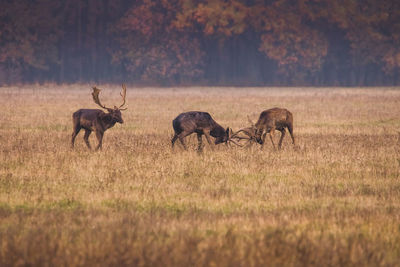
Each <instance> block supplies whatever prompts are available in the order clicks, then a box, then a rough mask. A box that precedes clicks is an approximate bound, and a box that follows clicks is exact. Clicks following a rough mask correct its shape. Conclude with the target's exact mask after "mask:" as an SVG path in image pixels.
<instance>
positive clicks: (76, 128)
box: [71, 126, 81, 148]
mask: <svg viewBox="0 0 400 267" xmlns="http://www.w3.org/2000/svg"><path fill="white" fill-rule="evenodd" d="M80 130H81V127H79V126H75V127H74V131H73V133H72V138H71V148H74V144H75V138H76V136H77V135H78V133H79V131H80Z"/></svg>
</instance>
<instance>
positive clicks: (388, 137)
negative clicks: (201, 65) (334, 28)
mask: <svg viewBox="0 0 400 267" xmlns="http://www.w3.org/2000/svg"><path fill="white" fill-rule="evenodd" d="M119 90H120V88H118V87H117V86H106V87H105V89H104V90H103V92H102V94H103V95H102V96H101V97H102V101H103V102H104V103H105V104H106V105H107V104H108V105H114V104H118V103H120V98H119V95H118V92H119ZM127 103H128V110H127V111H125V112H124V114H123V118H124V120H125V122H126V123H125V124H123V125H116V126H115V127H114V128H112V129H110V130H108V131H107V132H106V133H105V138H104V143H103V151H101V152H97V153H94V152H89V151H87V149H86V147H85V145H84V142H83V139H82V138H83V133H80V135H79V136H78V137H77V140H76V149H75V150H74V151H71V150H70V149H69V142H70V135H71V133H72V122H71V120H72V119H71V114H72V112H73V111H75V110H76V109H78V108H82V107H88V108H95V107H96V106H95V104H94V103H92V100H91V97H90V87H89V86H82V85H76V86H69V87H59V86H26V87H23V88H17V87H3V88H0V105H1V106H2V114H1V116H0V265H1V266H9V265H11V266H13V265H15V266H20V265H23V266H25V265H29V266H49V265H52V266H63V265H67V266H90V265H101V266H103V265H104V266H110V265H112V266H116V265H135V266H136V265H137V266H192V265H195V266H204V265H205V266H259V265H262V266H266V265H269V266H277V265H284V266H303V265H307V266H310V265H315V266H331V265H337V266H354V265H358V266H396V265H397V264H398V263H399V262H400V223H399V222H400V180H399V178H400V171H399V169H400V166H399V165H400V139H399V138H400V136H399V131H400V90H399V89H398V88H384V89H383V88H369V89H339V88H320V89H310V88H292V89H290V88H169V89H154V88H141V89H137V88H128V99H127ZM274 106H280V107H285V108H288V109H289V110H290V111H292V113H293V114H294V120H295V125H294V131H295V135H296V137H297V140H298V144H299V146H300V148H299V149H298V150H294V149H293V148H292V146H291V144H290V140H289V138H286V139H285V141H284V145H283V150H282V151H273V150H272V147H271V145H270V144H267V145H266V147H265V149H264V150H263V151H261V150H260V149H259V147H257V146H253V147H252V148H250V149H240V148H237V147H233V148H227V147H225V146H223V145H221V146H218V147H217V149H216V151H214V152H212V151H210V149H209V148H208V146H206V147H205V151H204V152H203V153H202V154H198V153H196V152H195V147H196V141H197V140H196V138H195V137H194V136H193V137H192V138H189V139H190V140H188V141H189V142H190V144H191V146H190V149H191V150H190V151H187V152H185V151H182V150H180V149H177V150H175V151H171V149H170V138H171V137H172V133H173V131H172V126H171V121H172V119H173V118H175V116H176V115H178V114H179V113H180V112H183V111H189V110H203V111H208V112H210V113H211V114H212V116H213V117H214V119H215V120H216V121H217V122H219V123H220V124H221V125H223V126H225V127H226V126H231V127H233V128H234V129H239V128H240V127H244V126H248V122H247V115H250V116H251V117H252V119H253V120H256V119H257V116H258V114H259V113H260V112H261V111H262V110H264V109H267V108H271V107H274ZM277 138H278V137H277ZM94 139H95V138H94V136H92V137H91V142H92V144H93V143H94V142H95V140H94Z"/></svg>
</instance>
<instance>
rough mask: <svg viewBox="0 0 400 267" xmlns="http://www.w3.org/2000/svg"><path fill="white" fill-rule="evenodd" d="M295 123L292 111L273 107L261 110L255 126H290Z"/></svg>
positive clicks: (258, 127)
mask: <svg viewBox="0 0 400 267" xmlns="http://www.w3.org/2000/svg"><path fill="white" fill-rule="evenodd" d="M292 124H293V115H292V113H291V112H290V111H289V110H287V109H284V108H271V109H267V110H264V111H263V112H261V114H260V117H259V119H258V121H257V122H256V124H255V126H256V128H257V129H262V128H271V127H277V128H280V127H288V126H291V125H292Z"/></svg>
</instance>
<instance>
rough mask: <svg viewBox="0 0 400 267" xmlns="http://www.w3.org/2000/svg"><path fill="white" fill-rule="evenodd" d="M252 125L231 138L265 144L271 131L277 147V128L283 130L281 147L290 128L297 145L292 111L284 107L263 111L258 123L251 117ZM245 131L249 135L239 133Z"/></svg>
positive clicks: (293, 140)
mask: <svg viewBox="0 0 400 267" xmlns="http://www.w3.org/2000/svg"><path fill="white" fill-rule="evenodd" d="M248 119H249V121H250V123H251V124H252V126H251V127H248V128H243V129H241V130H239V131H238V132H236V133H235V134H233V135H232V137H231V138H236V139H239V140H241V139H248V140H249V142H251V141H256V142H257V143H259V144H261V145H262V146H264V143H265V138H266V135H267V134H268V133H269V136H270V139H271V143H272V146H273V147H274V149H275V143H274V140H273V137H274V134H275V130H278V131H280V132H281V138H280V140H279V143H278V148H279V149H281V147H282V141H283V138H284V137H285V135H286V130H285V129H286V128H287V129H288V130H289V133H290V136H291V137H292V142H293V145H294V146H296V142H295V139H294V135H293V115H292V113H291V112H290V111H289V110H287V109H284V108H272V109H267V110H264V111H263V112H261V114H260V117H259V118H258V121H257V122H256V124H254V123H253V122H252V121H251V120H250V118H248ZM240 132H243V133H244V134H245V135H247V137H240V136H239V135H238V133H240Z"/></svg>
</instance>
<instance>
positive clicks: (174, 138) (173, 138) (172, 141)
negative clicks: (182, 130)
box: [171, 133, 178, 148]
mask: <svg viewBox="0 0 400 267" xmlns="http://www.w3.org/2000/svg"><path fill="white" fill-rule="evenodd" d="M176 139H178V135H177V134H176V133H175V134H174V137H172V139H171V144H172V148H174V145H175V141H176Z"/></svg>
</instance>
